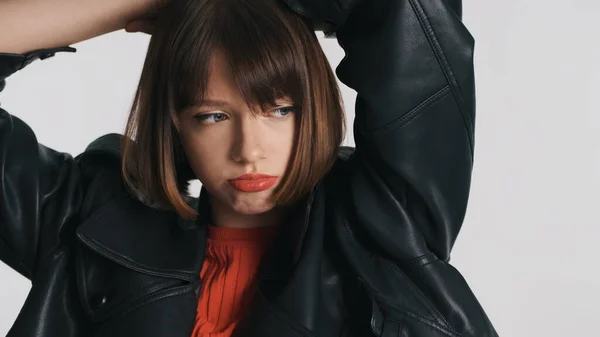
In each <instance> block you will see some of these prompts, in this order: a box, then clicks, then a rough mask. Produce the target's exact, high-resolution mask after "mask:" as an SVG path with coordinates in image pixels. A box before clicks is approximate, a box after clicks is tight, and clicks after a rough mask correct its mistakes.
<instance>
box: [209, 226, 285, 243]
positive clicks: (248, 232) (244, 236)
mask: <svg viewBox="0 0 600 337" xmlns="http://www.w3.org/2000/svg"><path fill="white" fill-rule="evenodd" d="M278 232H279V226H263V227H243V228H231V227H215V226H208V238H209V239H210V240H214V241H219V242H223V241H227V242H232V241H251V242H271V240H273V239H274V238H275V236H276V235H277V233H278Z"/></svg>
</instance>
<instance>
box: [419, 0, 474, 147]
mask: <svg viewBox="0 0 600 337" xmlns="http://www.w3.org/2000/svg"><path fill="white" fill-rule="evenodd" d="M409 2H410V4H411V7H412V8H413V10H414V12H415V14H416V16H417V19H418V20H419V22H420V23H421V26H422V27H423V30H424V32H425V36H426V37H427V40H428V41H429V45H430V46H431V49H432V51H433V54H434V55H435V57H436V59H437V60H438V63H439V64H440V68H441V69H442V72H443V73H444V75H445V77H446V80H447V81H448V82H449V85H450V87H451V89H452V92H453V94H454V98H455V100H456V103H457V105H458V109H459V111H460V114H461V116H462V117H463V122H464V123H465V127H466V129H467V130H468V139H469V146H470V148H471V155H472V154H473V139H472V136H471V134H472V130H471V128H470V127H469V123H467V122H466V121H465V119H467V118H469V119H473V116H471V114H470V113H469V114H468V115H469V116H466V113H465V109H464V103H463V97H462V95H461V94H460V88H459V87H458V83H457V81H456V77H455V76H454V72H453V71H452V67H450V64H449V63H448V60H447V59H446V56H445V55H444V51H443V50H442V48H441V46H440V44H439V41H438V38H437V36H436V34H435V32H434V30H433V28H432V27H431V23H430V22H429V19H428V17H427V13H425V10H424V9H423V7H422V6H421V3H420V0H409Z"/></svg>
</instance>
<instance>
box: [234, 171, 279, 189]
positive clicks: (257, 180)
mask: <svg viewBox="0 0 600 337" xmlns="http://www.w3.org/2000/svg"><path fill="white" fill-rule="evenodd" d="M276 182H277V177H275V176H270V175H267V174H259V173H251V174H244V175H241V176H239V177H237V178H235V179H231V180H229V184H230V185H231V186H233V188H235V189H236V190H238V191H241V192H249V193H253V192H260V191H264V190H266V189H269V188H271V187H272V186H273V185H275V183H276Z"/></svg>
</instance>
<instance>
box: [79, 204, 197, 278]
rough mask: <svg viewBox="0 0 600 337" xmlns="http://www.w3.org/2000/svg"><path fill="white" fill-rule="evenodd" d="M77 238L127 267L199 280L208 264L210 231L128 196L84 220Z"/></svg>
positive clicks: (159, 274) (166, 275) (165, 275)
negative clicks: (208, 236)
mask: <svg viewBox="0 0 600 337" xmlns="http://www.w3.org/2000/svg"><path fill="white" fill-rule="evenodd" d="M77 237H78V239H79V240H80V241H81V242H83V243H84V244H85V245H87V246H89V247H90V248H91V249H93V250H94V251H96V252H97V253H99V254H101V255H102V256H104V257H106V258H108V259H110V260H112V261H114V262H116V263H119V264H121V265H123V266H125V267H128V268H131V269H134V270H136V271H139V272H143V273H148V274H152V275H157V276H163V277H172V278H177V279H183V280H188V281H196V280H198V279H199V277H200V270H201V268H202V263H203V260H204V251H205V245H206V226H205V225H201V223H200V222H199V221H192V222H190V221H185V220H183V219H182V218H181V217H179V216H178V215H177V213H175V212H173V211H166V210H158V209H154V208H151V207H148V206H146V205H144V204H143V203H142V202H140V201H138V200H136V199H134V198H132V197H131V196H129V195H126V196H123V197H119V198H116V199H114V200H112V201H110V202H108V203H107V204H105V205H104V206H102V207H101V208H100V209H98V210H97V211H96V212H95V213H94V214H93V215H92V216H90V217H89V218H88V219H87V220H85V221H84V222H83V223H82V224H81V226H79V228H78V229H77Z"/></svg>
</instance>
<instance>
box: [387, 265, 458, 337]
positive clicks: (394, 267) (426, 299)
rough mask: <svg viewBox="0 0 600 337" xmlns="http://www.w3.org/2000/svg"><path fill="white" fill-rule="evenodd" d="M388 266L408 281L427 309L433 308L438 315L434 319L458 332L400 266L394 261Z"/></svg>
mask: <svg viewBox="0 0 600 337" xmlns="http://www.w3.org/2000/svg"><path fill="white" fill-rule="evenodd" d="M426 255H427V254H426ZM389 268H391V269H394V270H396V273H397V274H400V276H401V277H403V278H404V279H405V280H407V281H408V284H410V286H411V288H412V289H413V290H414V291H415V292H417V293H418V294H419V295H420V297H421V298H422V299H423V300H424V301H425V302H426V303H427V304H428V305H429V310H433V311H434V312H435V313H436V314H437V316H438V317H439V318H438V319H436V321H437V322H438V323H440V324H442V325H444V326H445V327H446V328H447V329H449V330H451V331H453V332H455V333H457V334H458V332H457V331H456V330H454V329H453V328H452V326H451V325H450V323H448V321H447V320H446V318H445V317H444V315H442V313H441V312H440V311H439V310H438V309H437V308H436V306H435V305H434V304H433V303H431V301H430V300H429V298H427V296H425V294H423V292H422V291H421V289H419V288H418V287H417V286H416V285H415V284H414V282H413V281H412V280H411V279H410V278H409V277H408V276H406V275H405V274H404V272H403V271H402V270H401V269H400V267H399V266H398V265H397V264H395V263H390V265H389Z"/></svg>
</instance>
